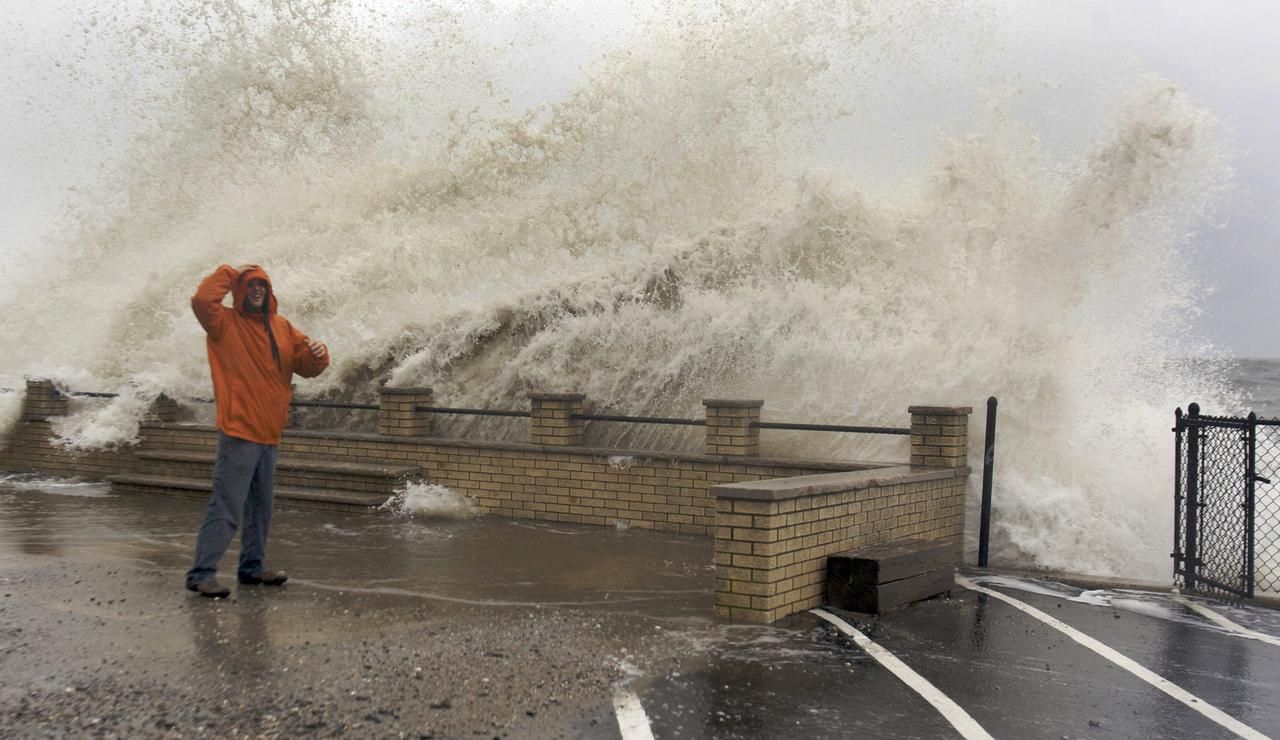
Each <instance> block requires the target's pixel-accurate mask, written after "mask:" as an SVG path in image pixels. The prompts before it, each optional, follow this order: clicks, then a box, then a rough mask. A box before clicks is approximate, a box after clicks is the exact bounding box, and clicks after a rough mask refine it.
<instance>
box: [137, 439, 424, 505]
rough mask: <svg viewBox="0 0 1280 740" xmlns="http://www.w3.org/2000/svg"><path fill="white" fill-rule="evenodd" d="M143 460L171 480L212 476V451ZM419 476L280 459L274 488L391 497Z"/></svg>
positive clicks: (158, 453)
mask: <svg viewBox="0 0 1280 740" xmlns="http://www.w3.org/2000/svg"><path fill="white" fill-rule="evenodd" d="M137 457H138V459H139V460H144V461H146V466H147V473H148V474H151V475H159V476H163V477H170V478H192V479H197V478H210V477H212V474H213V464H214V454H213V453H212V452H185V451H184V452H180V451H173V450H143V451H140V452H138V453H137ZM421 476H422V468H421V467H419V466H417V465H394V464H385V463H358V462H347V461H323V460H294V459H289V458H285V457H281V458H280V459H279V460H278V461H277V462H276V484H277V486H295V487H299V488H315V489H332V490H337V491H356V492H363V493H377V494H382V495H383V496H384V497H385V496H390V495H391V494H392V493H394V492H395V491H396V489H398V488H400V487H402V486H403V485H404V483H405V482H406V481H410V480H413V479H416V478H420V477H421Z"/></svg>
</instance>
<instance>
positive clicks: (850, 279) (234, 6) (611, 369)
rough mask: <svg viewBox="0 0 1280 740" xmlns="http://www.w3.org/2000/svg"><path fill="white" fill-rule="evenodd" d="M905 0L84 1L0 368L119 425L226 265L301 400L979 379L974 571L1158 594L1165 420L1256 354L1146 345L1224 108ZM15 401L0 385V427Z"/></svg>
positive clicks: (1231, 379) (497, 428) (189, 367)
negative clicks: (83, 400) (989, 553)
mask: <svg viewBox="0 0 1280 740" xmlns="http://www.w3.org/2000/svg"><path fill="white" fill-rule="evenodd" d="M938 5H940V4H937V3H929V2H919V3H910V2H883V3H877V2H870V3H856V4H853V3H821V2H811V1H809V0H805V1H803V2H800V1H795V2H777V3H755V2H741V3H739V2H716V3H711V2H708V3H698V2H695V3H691V4H689V3H678V4H677V3H661V2H656V3H651V4H643V3H640V4H633V5H631V6H628V7H625V8H619V9H618V15H619V18H618V19H616V21H615V22H610V23H602V22H601V21H600V20H599V19H598V18H597V17H595V16H593V15H592V14H591V13H589V12H586V11H583V10H580V9H579V10H575V9H573V8H564V7H559V8H557V7H550V6H548V5H547V4H534V3H531V4H528V5H517V4H512V5H510V6H504V7H497V6H495V5H493V4H481V3H476V4H470V3H458V4H422V5H416V4H415V5H413V6H405V7H392V6H388V5H380V4H376V3H375V4H370V5H366V4H360V3H350V4H348V3H341V2H331V1H325V0H295V2H291V3H253V2H248V0H228V1H227V2H220V3H207V2H197V1H196V0H180V1H179V2H176V3H171V4H164V5H163V6H155V5H152V4H149V3H141V4H129V5H126V6H122V7H121V8H118V9H113V10H110V11H107V10H105V8H106V6H105V5H103V6H101V7H100V8H95V7H94V6H86V7H84V8H82V9H81V10H79V11H78V12H79V13H80V16H78V17H79V18H81V20H82V21H83V24H84V27H85V29H89V30H86V31H85V33H84V41H83V45H84V47H83V49H81V50H79V51H78V52H77V54H75V55H72V56H73V57H74V58H69V59H67V60H64V61H66V62H67V65H66V66H67V67H68V68H70V69H71V70H73V71H69V72H67V74H68V75H71V76H70V77H68V78H67V80H64V82H67V84H79V85H82V87H83V90H82V92H83V94H84V96H87V97H88V98H90V99H92V100H93V101H97V102H100V103H101V106H102V107H101V109H102V110H108V109H109V110H110V111H116V112H117V113H118V115H116V114H113V115H111V116H105V115H104V116H102V117H99V118H93V119H91V120H87V124H92V125H93V126H96V127H97V129H96V130H97V131H99V135H100V136H101V137H102V139H103V140H104V142H106V144H107V145H110V146H106V149H107V150H109V151H110V152H113V153H114V154H111V156H108V155H106V154H104V155H103V159H102V161H101V163H100V167H99V168H98V169H97V170H95V171H94V172H93V174H92V175H91V176H90V175H86V176H85V178H84V180H83V182H77V183H75V189H74V190H73V191H71V192H70V194H69V195H68V205H67V208H66V210H65V212H64V213H63V215H62V216H61V217H60V218H59V219H58V220H57V221H56V222H55V223H51V224H49V225H48V228H47V229H46V233H47V236H46V238H45V240H44V243H43V244H42V248H41V249H39V250H34V249H33V250H31V251H30V252H28V253H27V254H26V255H25V256H23V257H21V258H15V259H14V261H13V264H10V265H7V266H6V273H7V278H6V279H7V281H8V282H9V283H10V285H11V287H10V289H8V290H6V291H5V292H4V295H2V296H0V353H3V355H4V356H5V357H6V362H5V364H4V367H3V370H2V377H0V384H2V385H7V386H18V385H20V384H21V379H22V376H23V375H43V376H48V377H52V378H55V379H57V380H58V381H59V382H61V383H64V384H66V385H68V386H69V387H73V388H79V389H91V390H98V391H118V392H121V393H122V394H123V395H122V397H121V398H120V399H118V400H117V401H113V402H109V403H105V404H104V403H96V404H93V403H87V404H82V405H81V406H80V407H79V408H78V409H77V411H76V413H75V414H73V415H72V416H71V417H69V418H68V419H66V420H64V421H63V422H60V423H59V424H58V426H57V429H56V431H57V434H58V435H59V439H60V440H61V441H62V443H63V444H66V445H68V446H71V447H101V446H110V445H117V444H127V443H129V442H130V441H131V440H133V439H134V438H135V436H136V432H137V423H138V420H139V418H140V416H141V414H142V411H143V409H144V408H145V405H146V399H147V398H149V397H151V396H154V395H155V394H156V393H159V392H161V391H163V392H166V393H168V394H169V395H171V396H174V397H177V398H197V397H204V396H207V395H208V394H209V384H208V379H207V372H208V371H207V367H206V361H205V351H204V339H203V336H202V334H201V331H200V328H199V326H198V325H197V324H196V322H195V321H194V320H193V319H192V317H191V315H190V310H189V308H188V298H189V296H190V294H191V292H192V291H193V289H194V287H195V285H196V284H197V283H198V281H199V280H200V278H201V277H202V276H203V275H205V274H206V273H208V272H209V271H210V270H211V269H212V268H213V267H215V266H216V265H218V264H220V263H224V262H225V263H230V264H239V263H243V262H259V263H261V264H263V265H265V266H266V267H267V269H268V270H269V271H270V272H271V273H272V274H273V276H274V278H275V285H276V287H277V291H278V294H279V297H280V302H281V308H282V311H283V312H284V314H285V315H286V316H288V317H289V318H290V319H291V320H293V321H294V322H295V323H296V324H297V325H299V326H300V327H301V328H302V329H303V330H305V331H307V332H308V333H310V334H311V335H313V336H314V337H317V338H320V339H323V340H324V341H326V342H327V343H328V344H329V346H330V348H331V351H332V355H333V357H334V364H333V367H332V368H331V369H330V371H329V372H327V373H326V374H325V375H323V376H321V377H320V378H318V379H315V380H311V381H305V382H301V383H300V384H299V392H300V393H301V394H302V395H304V396H309V397H322V398H334V399H343V400H371V399H372V398H374V397H375V393H376V388H377V387H378V386H379V385H380V384H384V383H390V384H396V385H429V386H431V387H433V388H435V389H436V393H437V399H438V401H439V402H440V403H442V404H446V405H455V406H492V407H497V408H521V407H523V406H524V405H525V403H526V400H525V394H526V393H528V392H529V391H532V390H544V391H575V392H582V393H585V394H586V396H587V397H588V399H589V403H590V404H591V408H592V409H593V410H595V411H598V412H613V413H626V414H656V415H664V416H696V415H698V414H700V413H701V399H702V398H706V397H743V398H761V399H764V400H765V409H764V415H765V418H766V419H771V420H780V421H810V422H820V423H856V424H874V425H891V426H904V425H906V423H907V413H906V409H907V407H908V406H909V405H912V404H948V405H969V406H972V407H974V409H975V417H978V416H980V415H981V413H982V409H983V406H984V403H985V400H986V398H987V397H988V396H991V395H995V396H997V397H999V398H1000V401H1001V405H1000V409H1001V419H1000V443H999V444H1000V448H999V458H998V459H999V466H1000V467H999V473H998V478H997V492H996V505H995V506H996V512H995V521H996V532H995V543H994V557H995V559H996V560H997V561H999V562H1002V563H1008V564H1018V565H1022V566H1029V567H1046V568H1056V569H1067V570H1073V571H1079V572H1086V573H1097V574H1105V575H1126V576H1134V577H1151V578H1157V577H1161V576H1163V575H1165V574H1166V573H1167V571H1168V548H1167V547H1166V546H1165V545H1164V543H1166V542H1168V541H1169V538H1170V537H1171V536H1172V533H1171V524H1170V522H1171V519H1172V516H1171V504H1170V490H1171V486H1172V482H1171V480H1170V476H1171V472H1170V471H1171V466H1170V465H1168V458H1169V455H1170V454H1171V453H1170V447H1171V443H1170V439H1169V436H1170V435H1169V432H1168V429H1169V427H1170V425H1171V419H1172V410H1173V409H1174V408H1175V407H1176V406H1179V405H1183V406H1185V404H1187V403H1189V402H1190V401H1191V400H1196V401H1198V402H1199V403H1200V404H1201V406H1202V407H1203V408H1205V409H1211V408H1212V409H1238V408H1243V406H1244V404H1245V398H1246V395H1247V394H1250V393H1252V394H1253V396H1254V399H1255V400H1256V401H1257V402H1258V403H1269V404H1274V403H1275V399H1276V394H1275V392H1274V388H1275V386H1274V382H1273V379H1274V375H1273V374H1272V375H1268V373H1274V369H1275V368H1274V363H1273V364H1266V363H1263V364H1261V365H1253V364H1249V363H1240V364H1236V365H1232V364H1230V363H1226V362H1206V361H1188V360H1185V359H1182V358H1185V357H1188V356H1203V355H1205V354H1207V353H1211V351H1212V347H1211V346H1210V345H1209V343H1208V342H1207V341H1206V340H1205V339H1204V338H1203V337H1198V336H1194V335H1192V334H1189V333H1188V330H1187V329H1186V328H1185V322H1184V321H1183V320H1182V319H1183V317H1184V316H1185V315H1186V313H1187V312H1188V311H1191V310H1194V309H1195V296H1196V295H1198V289H1199V287H1201V286H1199V285H1198V283H1197V280H1196V276H1195V275H1193V274H1192V273H1191V271H1190V268H1189V256H1190V254H1191V253H1192V251H1193V250H1194V249H1195V248H1196V247H1195V239H1194V237H1195V235H1196V234H1198V233H1200V232H1201V231H1203V230H1207V229H1211V228H1212V226H1213V223H1214V220H1213V214H1214V207H1215V203H1216V202H1217V199H1218V198H1219V197H1221V195H1222V194H1223V193H1224V192H1226V188H1227V187H1229V184H1230V173H1229V172H1228V170H1227V168H1226V165H1225V159H1224V155H1223V151H1224V148H1225V144H1224V139H1223V135H1222V132H1221V131H1220V130H1219V127H1218V125H1217V123H1216V121H1215V119H1214V117H1213V115H1212V113H1211V112H1210V111H1207V110H1204V109H1202V108H1201V107H1199V106H1198V105H1197V103H1196V101H1195V100H1193V99H1191V98H1190V97H1189V96H1188V95H1186V94H1185V93H1183V92H1182V91H1180V90H1179V89H1178V88H1177V86H1176V85H1174V84H1173V83H1171V82H1170V81H1168V80H1164V79H1160V78H1159V77H1157V76H1154V75H1151V74H1149V73H1147V72H1146V71H1144V70H1141V69H1135V68H1133V67H1132V66H1131V65H1129V66H1126V65H1107V64H1105V63H1103V62H1100V61H1098V60H1093V61H1090V62H1089V63H1081V64H1075V65H1061V64H1058V63H1056V62H1055V64H1054V65H1052V68H1051V69H1049V68H1044V67H1043V64H1044V62H1043V61H1042V60H1039V58H1038V57H1037V55H1036V54H1034V53H1032V52H1033V51H1034V50H1030V51H1028V50H1027V49H1026V48H1025V45H1023V44H1021V41H1020V38H1021V37H1020V33H1019V29H1018V28H1017V27H1016V26H1015V25H1014V24H1010V23H1008V22H1006V20H1005V19H1004V18H1003V17H1002V16H1001V12H1000V10H999V5H998V4H986V3H972V4H967V5H966V4H959V5H957V6H955V7H954V8H950V7H947V8H939V7H937V6H938ZM574 29H586V30H588V31H589V32H583V33H578V32H577V31H575V30H574ZM90 62H92V63H90ZM1037 65H1040V66H1037ZM1064 67H1067V68H1068V69H1066V70H1065V71H1064V69H1063V68H1064ZM62 68H63V67H61V66H59V67H58V69H62ZM90 70H91V71H90ZM1049 74H1051V75H1058V76H1062V75H1066V79H1063V80H1059V82H1058V83H1054V84H1047V83H1046V84H1040V83H1032V82H1029V80H1037V79H1040V76H1041V75H1049ZM36 109H37V110H36V112H37V113H38V104H37V105H36ZM97 110H99V109H98V108H95V107H94V106H87V108H86V116H90V114H91V113H92V112H93V111H97ZM112 147H114V148H112ZM1241 373H1243V374H1241ZM1267 378H1272V380H1268V379H1267ZM17 403H18V399H17V398H16V396H15V394H0V422H9V423H11V422H12V419H13V418H14V417H15V416H16V409H17ZM1267 408H1269V409H1271V410H1272V411H1273V412H1274V406H1269V407H1267ZM349 418H355V417H354V416H353V417H349ZM341 423H347V422H341ZM350 423H358V422H354V421H353V422H350ZM449 424H450V425H449V426H448V428H447V429H446V431H447V432H448V433H451V434H476V435H482V436H504V435H505V436H509V437H518V436H519V435H520V434H521V433H522V430H521V428H520V427H519V425H511V426H503V425H501V424H493V423H492V422H491V421H488V420H477V419H458V420H455V421H451V422H450V423H449ZM972 430H973V433H974V435H975V438H978V439H980V437H981V432H982V428H981V422H980V421H979V420H978V419H977V418H975V421H974V424H973V426H972ZM591 433H592V435H593V437H592V442H593V443H595V444H601V445H618V446H625V447H631V448H641V449H643V448H659V449H662V448H670V447H693V448H696V446H697V437H696V434H695V433H691V432H689V431H688V430H680V429H668V428H663V427H655V426H651V425H622V424H611V425H601V427H600V428H599V429H593V430H592V432H591ZM973 447H974V448H975V449H974V452H973V460H972V462H973V465H974V467H975V469H977V468H980V462H981V460H980V454H981V453H980V450H979V449H977V448H978V447H979V445H977V444H975V445H973ZM764 448H765V451H766V452H767V453H769V454H779V455H800V456H806V457H815V458H853V459H895V458H897V459H901V458H903V457H905V453H906V451H905V448H904V446H903V441H902V440H901V439H897V438H889V439H886V438H875V437H865V436H856V435H833V434H804V433H789V434H784V433H777V434H768V435H767V436H766V437H765V440H764ZM975 488H976V487H975ZM1152 543H1160V545H1159V546H1158V547H1156V546H1153V544H1152Z"/></svg>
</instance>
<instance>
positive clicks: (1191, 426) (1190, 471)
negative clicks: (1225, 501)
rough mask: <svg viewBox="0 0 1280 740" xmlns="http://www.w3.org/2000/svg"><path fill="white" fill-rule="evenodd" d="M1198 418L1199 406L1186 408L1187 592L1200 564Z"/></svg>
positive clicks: (1194, 579) (1193, 581)
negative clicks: (1198, 538)
mask: <svg viewBox="0 0 1280 740" xmlns="http://www.w3.org/2000/svg"><path fill="white" fill-rule="evenodd" d="M1199 417H1200V404H1198V403H1192V404H1191V405H1190V406H1188V407H1187V421H1188V425H1187V431H1188V432H1189V433H1188V434H1187V531H1186V536H1187V547H1186V551H1185V555H1184V558H1183V562H1184V563H1186V578H1185V582H1186V587H1187V589H1188V590H1190V589H1193V588H1195V585H1196V568H1197V567H1198V566H1199V564H1200V553H1199V552H1198V551H1197V549H1196V547H1197V544H1198V543H1197V534H1198V533H1197V530H1198V529H1199V514H1200V512H1199V508H1200V426H1199V424H1197V423H1196V421H1197V420H1198V419H1199Z"/></svg>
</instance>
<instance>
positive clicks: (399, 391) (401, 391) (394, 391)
mask: <svg viewBox="0 0 1280 740" xmlns="http://www.w3.org/2000/svg"><path fill="white" fill-rule="evenodd" d="M378 392H379V393H384V394H391V395H393V396H396V395H401V396H407V395H410V394H412V395H422V394H425V393H431V389H430V388H427V387H418V388H413V387H410V388H400V387H396V388H393V387H391V386H389V385H384V386H382V387H381V388H379V389H378Z"/></svg>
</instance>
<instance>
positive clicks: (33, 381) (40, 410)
mask: <svg viewBox="0 0 1280 740" xmlns="http://www.w3.org/2000/svg"><path fill="white" fill-rule="evenodd" d="M68 413H70V408H69V406H68V403H67V397H66V396H64V395H62V393H60V392H59V391H58V388H57V387H56V386H55V385H54V384H53V381H52V380H48V379H46V378H28V379H27V395H26V397H25V398H24V399H23V401H22V418H23V419H25V420H27V421H43V420H45V419H48V418H50V417H53V416H66V415H67V414H68Z"/></svg>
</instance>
